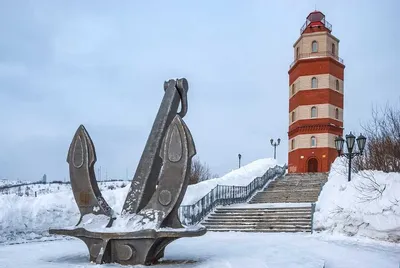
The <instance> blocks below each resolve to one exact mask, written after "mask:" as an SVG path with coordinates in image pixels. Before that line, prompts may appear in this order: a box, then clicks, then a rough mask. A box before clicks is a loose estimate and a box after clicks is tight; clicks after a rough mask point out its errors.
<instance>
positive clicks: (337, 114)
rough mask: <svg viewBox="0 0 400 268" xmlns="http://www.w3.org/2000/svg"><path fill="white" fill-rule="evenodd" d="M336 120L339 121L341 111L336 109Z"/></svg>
mask: <svg viewBox="0 0 400 268" xmlns="http://www.w3.org/2000/svg"><path fill="white" fill-rule="evenodd" d="M335 119H338V120H339V109H338V108H336V109H335Z"/></svg>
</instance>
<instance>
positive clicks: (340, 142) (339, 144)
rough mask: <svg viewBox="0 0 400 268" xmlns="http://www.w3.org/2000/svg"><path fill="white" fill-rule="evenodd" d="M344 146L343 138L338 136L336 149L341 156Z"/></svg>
mask: <svg viewBox="0 0 400 268" xmlns="http://www.w3.org/2000/svg"><path fill="white" fill-rule="evenodd" d="M343 144H344V139H343V138H342V137H341V136H337V137H336V139H335V147H336V150H337V151H338V154H339V155H340V154H341V153H342V150H343Z"/></svg>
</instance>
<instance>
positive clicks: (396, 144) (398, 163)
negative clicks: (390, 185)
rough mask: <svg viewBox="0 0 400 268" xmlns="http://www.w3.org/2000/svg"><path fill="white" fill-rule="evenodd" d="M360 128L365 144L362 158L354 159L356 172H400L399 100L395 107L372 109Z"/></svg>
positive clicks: (387, 106)
mask: <svg viewBox="0 0 400 268" xmlns="http://www.w3.org/2000/svg"><path fill="white" fill-rule="evenodd" d="M362 128H363V130H364V133H365V134H364V135H365V136H366V137H367V144H366V148H365V153H364V155H363V157H359V158H356V159H355V166H356V168H357V170H366V169H369V170H381V171H384V172H400V99H399V101H398V103H397V105H392V106H391V105H386V106H385V107H384V108H380V109H378V108H377V107H374V108H373V109H372V119H371V120H370V121H369V122H368V123H367V124H365V125H362Z"/></svg>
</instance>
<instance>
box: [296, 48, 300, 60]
mask: <svg viewBox="0 0 400 268" xmlns="http://www.w3.org/2000/svg"><path fill="white" fill-rule="evenodd" d="M299 57H300V48H299V47H297V48H296V59H299Z"/></svg>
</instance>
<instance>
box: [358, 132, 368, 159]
mask: <svg viewBox="0 0 400 268" xmlns="http://www.w3.org/2000/svg"><path fill="white" fill-rule="evenodd" d="M366 142H367V138H366V137H364V136H363V135H362V134H360V136H358V138H357V146H358V149H359V150H360V153H361V154H362V153H363V151H364V149H365V143H366Z"/></svg>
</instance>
